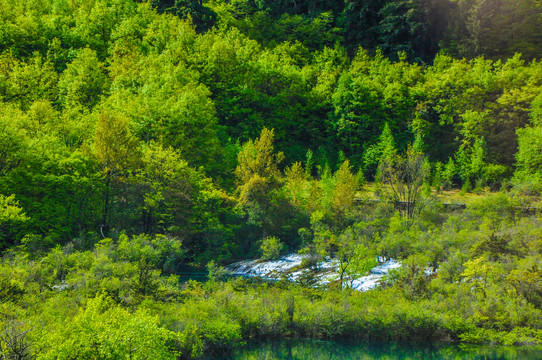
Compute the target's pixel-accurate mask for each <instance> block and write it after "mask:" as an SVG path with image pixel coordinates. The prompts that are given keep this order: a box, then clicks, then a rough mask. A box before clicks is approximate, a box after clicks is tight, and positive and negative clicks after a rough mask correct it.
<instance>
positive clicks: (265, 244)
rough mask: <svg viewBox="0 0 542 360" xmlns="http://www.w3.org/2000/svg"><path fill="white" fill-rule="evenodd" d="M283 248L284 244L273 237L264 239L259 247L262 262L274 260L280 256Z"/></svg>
mask: <svg viewBox="0 0 542 360" xmlns="http://www.w3.org/2000/svg"><path fill="white" fill-rule="evenodd" d="M283 248H284V244H283V243H282V242H281V241H280V239H279V238H277V237H275V236H270V237H266V238H265V239H263V240H262V242H261V245H260V252H261V254H262V256H261V259H262V260H275V259H277V258H278V257H279V256H280V252H281V251H282V249H283Z"/></svg>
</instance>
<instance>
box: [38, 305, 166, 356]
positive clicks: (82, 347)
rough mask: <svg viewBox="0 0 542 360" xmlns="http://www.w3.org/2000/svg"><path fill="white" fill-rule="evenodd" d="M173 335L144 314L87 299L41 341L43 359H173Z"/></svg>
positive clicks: (147, 314) (156, 319)
mask: <svg viewBox="0 0 542 360" xmlns="http://www.w3.org/2000/svg"><path fill="white" fill-rule="evenodd" d="M175 339H176V335H175V334H174V333H173V332H171V331H169V330H167V329H164V328H163V327H161V326H160V325H159V323H158V318H157V317H155V316H152V315H150V314H149V313H147V312H146V311H144V310H140V311H138V312H136V313H134V314H131V313H130V312H128V311H127V310H125V309H123V308H121V307H119V306H118V305H116V304H115V303H114V302H113V301H112V300H111V299H110V298H107V297H104V296H103V295H100V296H98V297H96V298H94V299H89V301H88V303H87V305H86V306H85V308H84V309H81V310H80V312H79V313H78V314H77V315H76V316H75V317H73V318H72V319H70V321H69V322H68V323H65V324H63V326H62V327H61V328H60V329H59V330H58V331H56V332H53V333H50V334H49V335H48V336H46V337H45V338H44V339H43V340H42V341H44V344H48V349H47V351H46V352H45V353H44V354H42V355H41V357H42V358H44V359H70V358H72V357H74V356H76V357H78V358H83V359H119V358H126V357H131V358H133V359H146V358H149V357H153V358H160V359H175V353H174V352H172V351H171V344H172V342H173V341H174V340H175Z"/></svg>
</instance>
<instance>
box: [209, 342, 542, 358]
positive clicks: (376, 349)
mask: <svg viewBox="0 0 542 360" xmlns="http://www.w3.org/2000/svg"><path fill="white" fill-rule="evenodd" d="M213 359H228V360H306V359H311V360H313V359H314V360H324V359H325V360H335V359H341V360H354V359H355V360H392V359H393V360H426V359H427V360H429V359H443V360H460V359H466V360H482V359H483V360H520V359H521V360H538V359H542V347H536V348H533V347H489V346H457V345H432V346H430V345H416V346H413V345H405V344H362V343H353V342H334V341H318V340H286V341H274V342H265V343H258V344H249V345H247V346H245V347H243V348H241V349H238V350H237V351H236V352H235V353H234V354H233V355H231V356H230V357H215V358H213Z"/></svg>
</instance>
